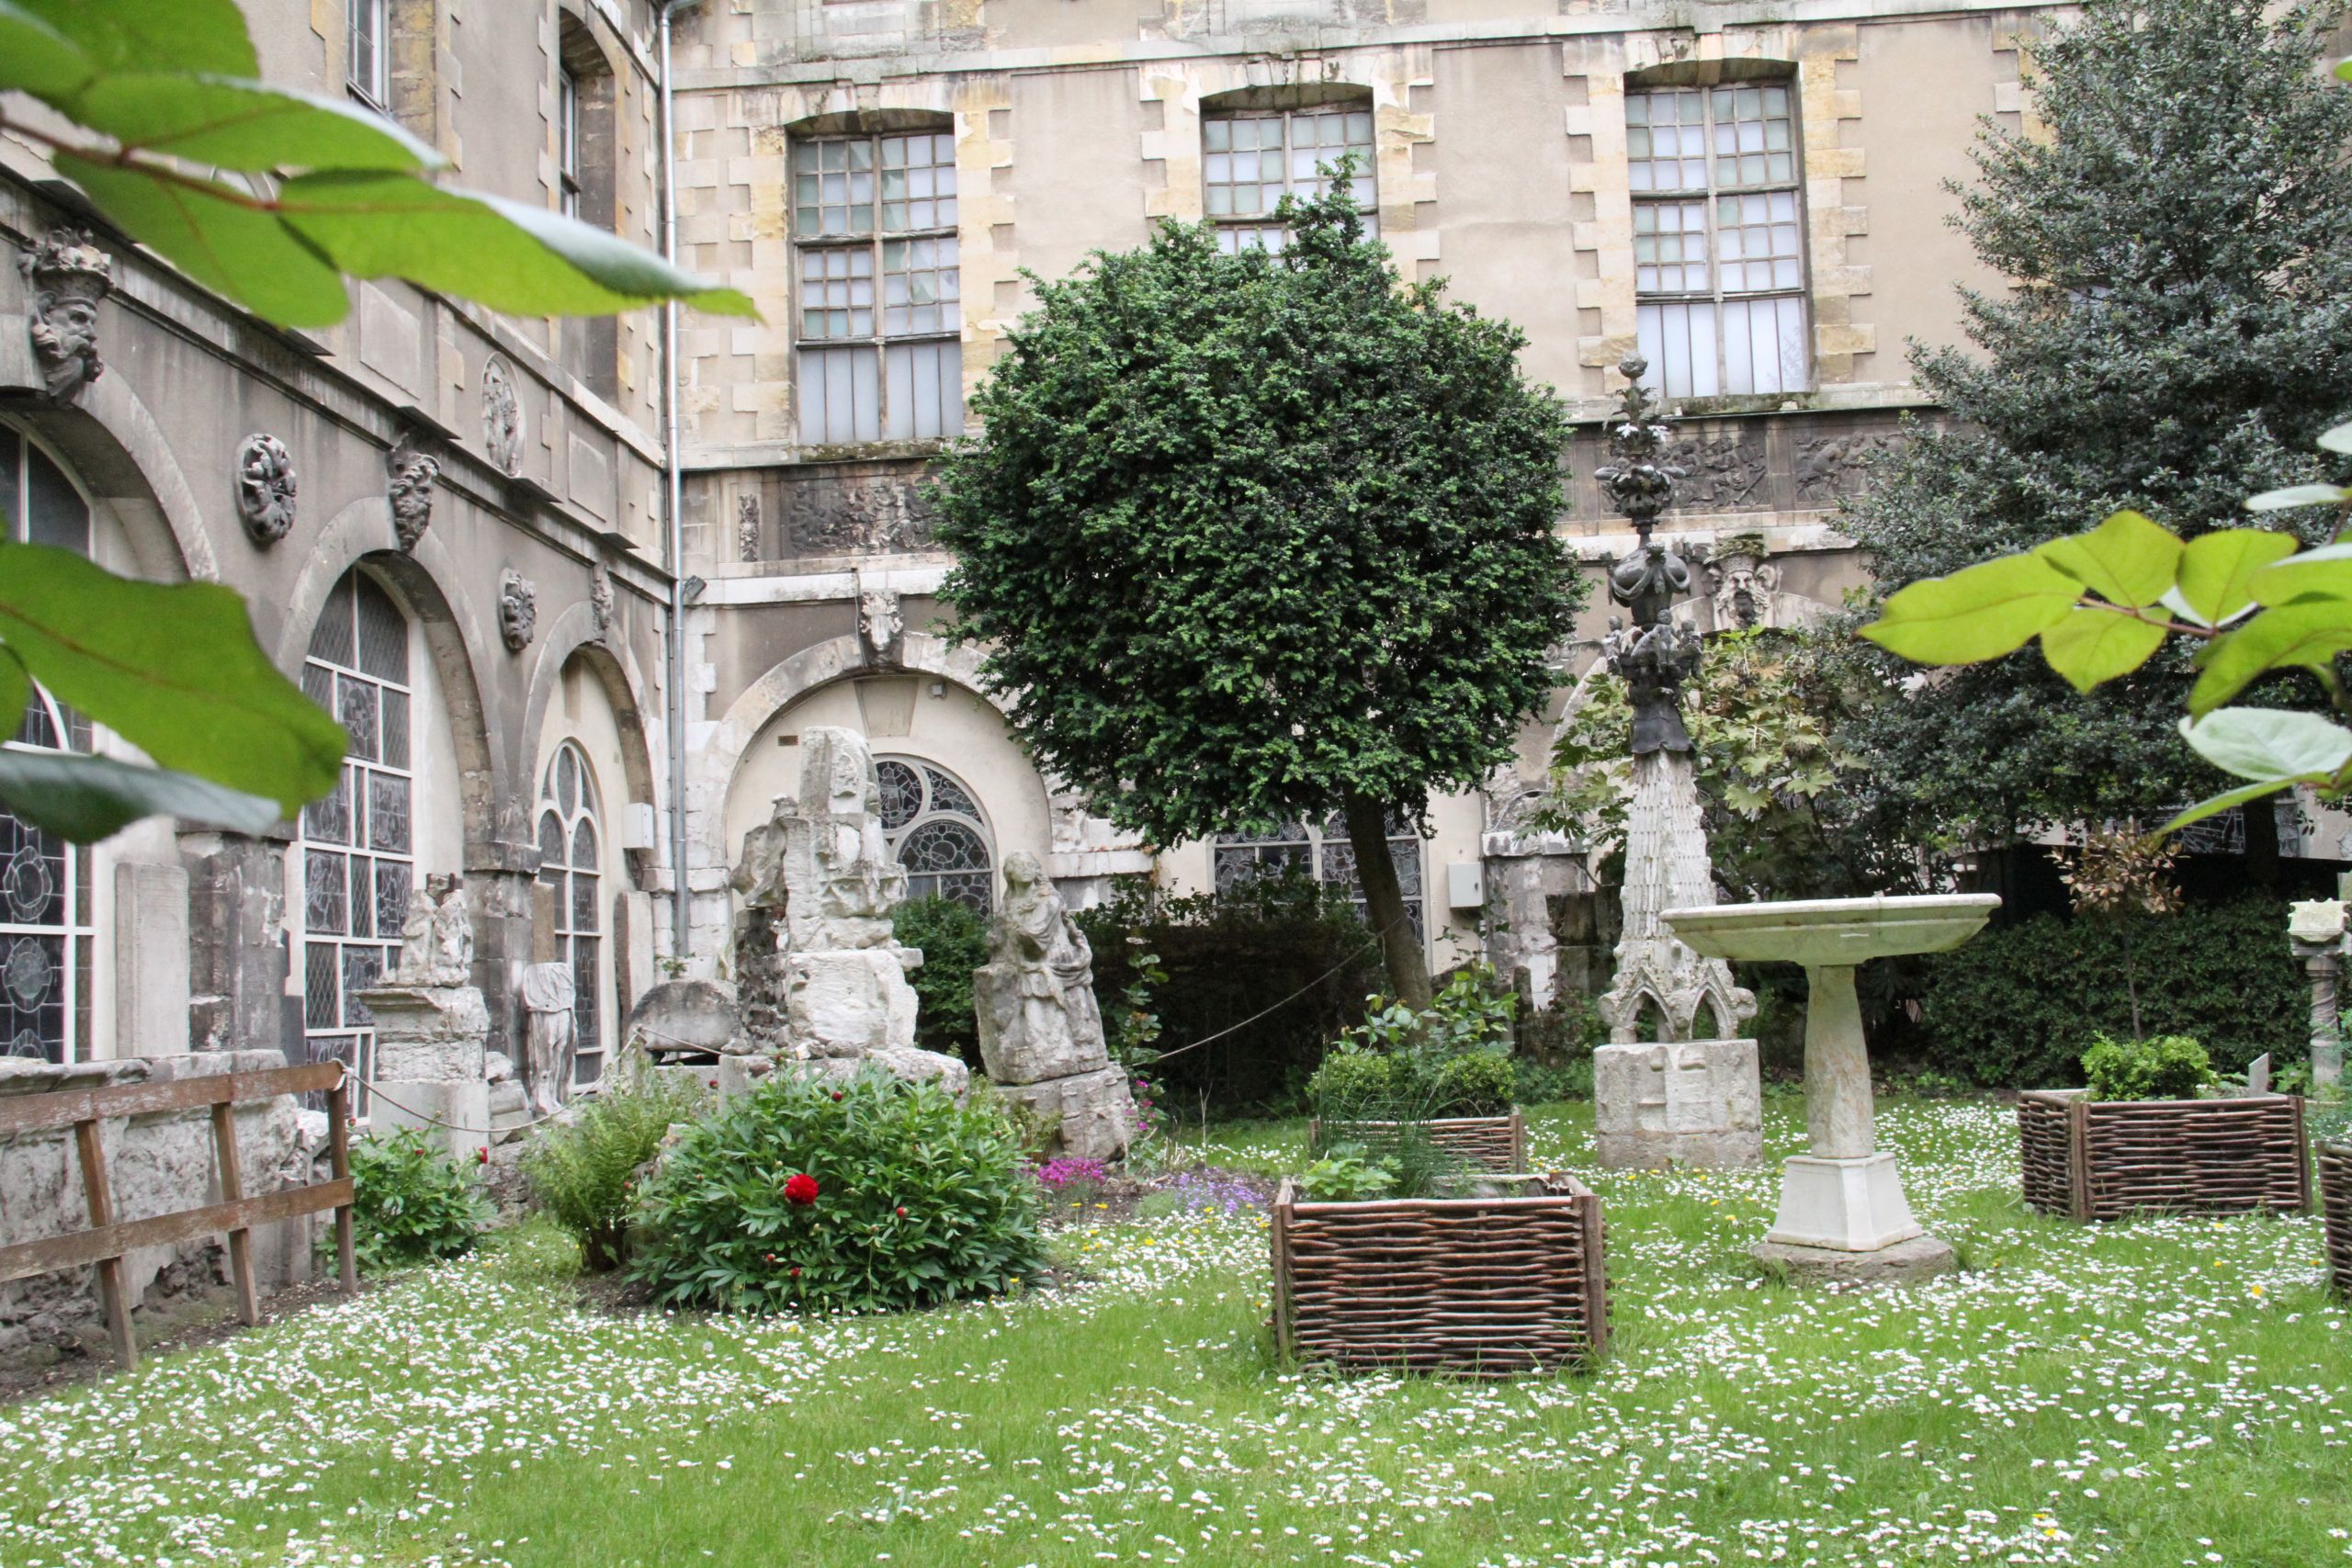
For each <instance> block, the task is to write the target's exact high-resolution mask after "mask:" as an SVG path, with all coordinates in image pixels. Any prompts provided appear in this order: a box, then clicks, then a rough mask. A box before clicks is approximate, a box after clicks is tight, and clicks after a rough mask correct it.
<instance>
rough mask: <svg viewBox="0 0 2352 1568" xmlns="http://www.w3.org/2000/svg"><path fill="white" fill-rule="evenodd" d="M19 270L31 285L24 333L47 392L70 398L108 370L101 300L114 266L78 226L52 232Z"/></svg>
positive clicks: (109, 285)
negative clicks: (102, 349)
mask: <svg viewBox="0 0 2352 1568" xmlns="http://www.w3.org/2000/svg"><path fill="white" fill-rule="evenodd" d="M17 270H18V271H19V272H22V273H23V274H24V275H25V281H26V282H27V283H28V284H30V285H31V286H32V300H31V306H32V308H31V310H30V311H29V312H28V315H27V317H26V333H27V335H28V337H29V338H30V339H31V341H32V349H33V357H34V358H35V359H36V360H38V361H39V362H40V367H41V383H42V385H43V386H44V387H45V388H46V389H47V390H48V392H49V395H50V396H51V397H52V398H55V399H57V400H59V401H61V402H63V401H68V400H72V399H74V398H76V397H78V396H80V395H81V391H82V389H83V388H85V387H86V386H88V385H89V384H90V383H91V382H93V381H95V380H96V379H97V378H98V377H99V375H100V374H101V373H103V372H104V371H105V369H106V366H105V364H104V362H102V361H101V360H100V359H99V358H98V302H99V301H100V300H102V299H105V298H106V297H107V295H108V294H109V293H111V292H113V290H114V264H113V263H112V262H110V261H109V260H108V259H107V254H106V253H105V252H104V251H101V250H99V249H98V248H97V247H96V245H94V244H92V243H90V237H89V235H87V234H86V233H84V232H83V231H81V230H79V229H58V230H53V231H51V232H50V233H49V234H48V235H47V236H46V237H45V238H43V239H42V240H41V242H40V243H39V244H37V245H35V246H34V247H33V248H32V249H31V250H30V251H28V252H27V253H26V254H24V255H22V256H19V257H17Z"/></svg>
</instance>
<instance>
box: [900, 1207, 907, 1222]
mask: <svg viewBox="0 0 2352 1568" xmlns="http://www.w3.org/2000/svg"><path fill="white" fill-rule="evenodd" d="M906 1217H907V1212H906V1210H904V1209H900V1210H899V1218H900V1219H902V1220H903V1219H905V1218H906Z"/></svg>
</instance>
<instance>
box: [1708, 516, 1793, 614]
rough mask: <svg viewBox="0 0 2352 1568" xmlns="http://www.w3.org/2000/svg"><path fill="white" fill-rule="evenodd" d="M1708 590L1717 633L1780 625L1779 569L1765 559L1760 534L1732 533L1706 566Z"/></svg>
mask: <svg viewBox="0 0 2352 1568" xmlns="http://www.w3.org/2000/svg"><path fill="white" fill-rule="evenodd" d="M1707 590H1708V593H1709V595H1710V596H1711V597H1712V598H1713V601H1714V609H1715V629H1716V630H1717V631H1741V630H1746V629H1747V628H1749V627H1752V626H1778V625H1780V623H1781V618H1780V615H1779V613H1778V608H1777V603H1776V601H1777V599H1778V596H1779V594H1780V592H1781V569H1780V568H1779V567H1777V566H1774V565H1773V564H1772V563H1771V562H1770V561H1768V560H1766V559H1765V558H1764V540H1763V537H1762V536H1760V535H1756V534H1735V535H1733V536H1731V537H1730V538H1728V539H1725V540H1724V542H1723V547H1722V548H1721V549H1720V550H1718V551H1717V552H1716V555H1715V558H1714V559H1713V561H1712V562H1710V563H1709V564H1708V567H1707Z"/></svg>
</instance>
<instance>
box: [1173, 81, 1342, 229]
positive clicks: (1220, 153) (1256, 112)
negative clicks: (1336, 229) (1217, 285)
mask: <svg viewBox="0 0 2352 1568" xmlns="http://www.w3.org/2000/svg"><path fill="white" fill-rule="evenodd" d="M1244 124H1247V125H1249V126H1250V127H1251V129H1252V130H1253V131H1254V132H1256V133H1257V135H1258V137H1259V139H1260V140H1261V141H1262V140H1263V132H1264V131H1265V130H1267V129H1269V128H1272V129H1274V130H1278V132H1279V137H1278V141H1276V143H1274V144H1273V145H1272V146H1271V147H1263V146H1261V147H1258V148H1253V149H1246V150H1242V151H1236V150H1235V149H1234V147H1233V146H1232V145H1231V143H1232V142H1233V141H1235V140H1238V135H1239V133H1238V131H1237V130H1236V128H1237V127H1238V126H1240V125H1244ZM1334 128H1336V129H1338V130H1339V131H1340V139H1339V140H1338V141H1336V142H1334V141H1329V140H1328V135H1329V131H1330V130H1333V129H1334ZM1268 151H1272V152H1276V153H1277V155H1278V156H1279V158H1280V159H1281V166H1280V175H1279V178H1278V179H1277V180H1274V181H1269V180H1267V179H1265V178H1264V177H1263V174H1262V172H1261V175H1260V177H1259V178H1258V179H1255V180H1250V179H1241V180H1238V181H1237V180H1236V179H1235V178H1234V177H1233V175H1236V174H1239V173H1241V172H1242V171H1241V169H1240V168H1239V166H1238V160H1240V159H1243V158H1247V157H1249V156H1251V155H1252V154H1253V153H1254V154H1257V155H1261V156H1262V155H1263V154H1264V153H1265V152H1268ZM1379 151H1380V143H1379V129H1378V125H1377V122H1376V121H1375V120H1374V118H1373V112H1372V101H1371V100H1370V99H1369V98H1351V99H1346V100H1343V101H1340V102H1338V103H1329V104H1316V105H1312V106H1310V107H1306V108H1290V109H1211V110H1209V111H1208V112H1207V113H1205V114H1204V115H1203V116H1202V117H1201V204H1202V207H1203V209H1204V211H1205V213H1206V214H1207V217H1208V220H1209V221H1210V222H1211V223H1213V224H1215V225H1216V245H1217V249H1219V250H1221V251H1224V252H1226V253H1227V254H1233V253H1234V252H1237V251H1242V250H1266V251H1273V252H1276V253H1279V252H1281V250H1282V249H1283V243H1284V241H1285V238H1286V231H1285V229H1284V226H1283V224H1281V223H1278V222H1276V221H1275V220H1274V209H1275V207H1276V206H1277V205H1278V204H1279V203H1280V201H1281V199H1282V197H1285V196H1295V197H1299V198H1300V199H1302V200H1304V199H1306V198H1307V197H1317V196H1321V195H1322V194H1323V193H1324V192H1325V191H1326V190H1328V189H1329V187H1330V184H1331V182H1330V181H1329V180H1328V179H1326V178H1324V177H1323V174H1322V167H1321V166H1322V165H1323V164H1334V163H1337V162H1338V161H1339V159H1340V154H1341V153H1343V152H1355V153H1357V154H1359V155H1360V157H1359V164H1358V167H1357V170H1356V173H1355V175H1354V176H1353V177H1352V178H1351V180H1350V181H1349V187H1350V190H1351V194H1352V195H1353V196H1354V197H1355V198H1356V210H1357V211H1358V212H1360V213H1362V214H1363V220H1364V225H1363V227H1364V233H1365V234H1366V235H1367V236H1369V237H1372V238H1375V239H1376V238H1378V237H1379V234H1380V189H1379V186H1380V179H1379V172H1378V167H1377V165H1378V162H1379ZM1220 176H1222V177H1220ZM1237 186H1238V187H1239V188H1242V189H1250V188H1255V189H1256V190H1257V192H1258V194H1259V197H1260V199H1259V201H1258V203H1257V204H1256V205H1255V206H1253V207H1250V208H1248V209H1242V208H1239V207H1238V206H1237V205H1236V203H1235V199H1234V196H1233V192H1234V191H1235V189H1236V187H1237ZM1270 187H1271V188H1272V189H1273V197H1272V199H1268V198H1267V197H1266V196H1265V192H1266V191H1267V189H1268V188H1270Z"/></svg>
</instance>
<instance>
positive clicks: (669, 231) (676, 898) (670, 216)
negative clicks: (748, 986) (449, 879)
mask: <svg viewBox="0 0 2352 1568" xmlns="http://www.w3.org/2000/svg"><path fill="white" fill-rule="evenodd" d="M700 3H701V0H663V3H662V8H661V34H662V51H661V52H662V88H661V93H660V98H661V109H662V112H661V121H662V259H664V260H665V261H668V262H669V263H670V264H671V265H676V264H677V260H678V145H677V137H676V133H675V130H674V129H673V126H672V123H671V106H670V17H671V16H672V15H673V13H675V12H678V11H682V10H684V9H686V8H687V7H688V6H695V5H699V4H700ZM662 478H663V481H664V483H663V494H664V496H665V504H666V506H667V508H668V512H669V524H670V529H669V533H670V541H669V545H670V547H669V555H670V624H669V634H670V635H669V639H668V640H669V648H668V649H666V651H667V653H668V654H669V660H668V663H669V672H668V677H667V683H668V686H669V693H668V697H669V700H668V701H667V702H666V703H665V704H664V705H663V706H664V708H665V710H666V712H665V713H664V717H665V718H666V719H667V720H668V721H669V722H668V725H667V727H666V728H667V732H668V738H669V747H670V879H671V882H670V886H671V892H670V941H671V949H672V951H671V956H672V957H673V958H674V959H676V960H678V961H679V962H681V963H683V962H684V960H685V957H686V948H687V943H688V931H689V924H690V922H689V919H688V914H689V908H688V906H689V904H690V902H691V898H690V896H689V894H688V892H687V889H686V626H685V620H686V547H685V539H686V531H685V520H684V515H683V513H684V492H685V481H684V471H683V468H682V466H681V462H680V457H679V452H678V302H677V301H676V300H674V299H673V300H670V301H668V302H667V303H665V304H664V305H663V306H662Z"/></svg>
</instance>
